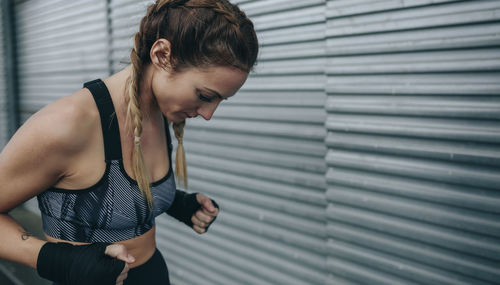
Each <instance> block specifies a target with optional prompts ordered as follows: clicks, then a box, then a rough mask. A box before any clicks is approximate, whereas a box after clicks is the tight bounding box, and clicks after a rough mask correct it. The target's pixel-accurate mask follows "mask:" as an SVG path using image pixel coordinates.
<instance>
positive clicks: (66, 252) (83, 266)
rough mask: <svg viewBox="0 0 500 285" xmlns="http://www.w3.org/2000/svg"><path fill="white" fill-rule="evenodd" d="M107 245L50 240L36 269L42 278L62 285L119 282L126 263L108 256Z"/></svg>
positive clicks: (40, 256)
mask: <svg viewBox="0 0 500 285" xmlns="http://www.w3.org/2000/svg"><path fill="white" fill-rule="evenodd" d="M108 245H109V244H107V243H93V244H89V245H72V244H70V243H62V242H60V243H50V242H48V243H46V244H45V245H44V246H42V248H41V250H40V253H39V254H38V260H37V264H36V269H37V271H38V274H39V275H40V276H41V277H43V278H45V279H48V280H51V281H54V282H57V283H62V284H68V285H69V284H71V285H83V284H92V285H111V284H116V278H118V275H120V273H121V272H122V270H123V268H124V267H125V262H123V261H121V260H118V259H115V258H112V257H110V256H107V255H105V254H104V251H105V250H106V246H108Z"/></svg>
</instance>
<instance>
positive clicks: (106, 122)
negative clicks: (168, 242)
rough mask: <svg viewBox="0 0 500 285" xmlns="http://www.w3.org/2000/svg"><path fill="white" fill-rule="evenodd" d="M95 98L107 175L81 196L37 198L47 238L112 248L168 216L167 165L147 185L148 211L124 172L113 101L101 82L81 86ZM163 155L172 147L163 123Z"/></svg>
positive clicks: (60, 192)
mask: <svg viewBox="0 0 500 285" xmlns="http://www.w3.org/2000/svg"><path fill="white" fill-rule="evenodd" d="M84 87H86V88H88V89H89V90H90V92H91V93H92V96H93V97H94V100H95V102H96V104H97V108H98V109H99V113H100V117H101V125H102V132H103V138H104V148H105V155H106V171H105V172H104V175H103V176H102V178H101V179H100V180H99V181H98V182H97V183H96V184H95V185H93V186H92V187H89V188H87V189H81V190H67V189H61V188H55V187H52V188H49V189H47V190H46V191H45V192H43V193H41V194H39V195H38V196H37V199H38V207H39V208H40V211H41V213H42V222H43V229H44V231H45V233H46V234H48V235H49V236H51V237H54V238H58V239H62V240H68V241H78V242H116V241H121V240H126V239H131V238H134V237H137V236H139V235H142V234H144V233H145V232H147V231H148V230H150V229H151V228H152V227H153V225H154V223H155V217H156V216H158V215H160V214H161V213H163V212H165V211H166V210H168V208H169V207H170V206H171V204H172V202H173V200H174V196H175V190H176V185H175V180H174V177H173V171H172V163H171V161H172V160H171V159H170V169H169V171H168V173H167V174H166V175H165V177H163V178H161V179H160V180H158V181H156V182H153V183H152V184H151V193H152V196H153V207H152V208H151V209H150V208H149V207H148V205H147V201H146V198H145V197H144V196H143V195H142V193H141V191H140V189H139V187H138V186H137V182H136V181H134V180H133V179H132V178H130V177H129V176H128V174H127V173H126V172H125V169H124V167H123V158H122V150H121V143H120V132H119V128H118V120H117V119H116V115H115V113H114V107H113V101H112V100H111V96H110V94H109V91H108V89H107V88H106V85H105V84H104V82H103V81H102V80H100V79H97V80H94V81H90V82H87V83H85V84H84ZM163 118H164V123H165V133H166V136H167V146H168V155H169V157H171V156H172V144H171V139H170V132H169V129H168V122H167V119H166V118H165V117H163Z"/></svg>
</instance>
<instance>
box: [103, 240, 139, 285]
mask: <svg viewBox="0 0 500 285" xmlns="http://www.w3.org/2000/svg"><path fill="white" fill-rule="evenodd" d="M104 253H105V254H106V255H109V256H111V257H113V258H116V259H118V260H121V261H124V262H125V266H124V267H123V270H122V272H121V273H120V275H118V277H117V278H116V284H117V285H121V284H123V280H125V279H126V278H127V276H128V271H129V270H130V267H129V266H128V265H129V263H133V262H135V258H134V257H133V256H132V255H130V254H129V253H128V251H127V248H126V247H125V246H124V245H123V244H111V245H108V246H107V247H106V251H105V252H104Z"/></svg>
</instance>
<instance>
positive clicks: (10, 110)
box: [1, 0, 19, 143]
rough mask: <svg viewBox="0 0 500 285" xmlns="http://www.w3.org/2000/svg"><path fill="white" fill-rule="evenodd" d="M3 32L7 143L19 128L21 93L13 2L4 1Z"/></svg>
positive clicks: (5, 139) (5, 138)
mask: <svg viewBox="0 0 500 285" xmlns="http://www.w3.org/2000/svg"><path fill="white" fill-rule="evenodd" d="M1 5H2V7H1V9H2V13H3V15H2V32H3V55H2V56H3V64H4V68H3V70H4V77H3V80H5V81H4V83H5V84H4V88H5V89H4V90H5V97H4V98H5V101H4V102H5V109H4V110H5V111H4V110H2V112H5V115H6V120H5V121H3V123H4V124H5V123H6V127H7V130H6V131H7V133H5V134H2V136H4V135H5V137H4V142H5V143H6V142H7V140H8V138H10V137H11V136H12V135H13V134H14V132H15V131H16V130H17V128H18V127H19V112H18V109H19V93H18V78H17V75H18V73H17V60H16V58H17V54H16V50H17V48H16V46H17V43H16V41H17V40H16V33H15V30H16V27H15V23H16V22H15V17H14V13H13V11H14V7H13V5H14V4H13V1H10V0H9V1H2V3H1Z"/></svg>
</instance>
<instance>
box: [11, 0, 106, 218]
mask: <svg viewBox="0 0 500 285" xmlns="http://www.w3.org/2000/svg"><path fill="white" fill-rule="evenodd" d="M106 5H107V4H106V1H103V0H80V1H64V0H30V1H18V2H16V6H15V20H16V24H15V26H16V32H17V33H16V37H17V55H18V58H17V63H18V66H17V69H18V76H19V77H18V80H19V83H18V91H19V94H18V96H19V109H20V120H21V123H23V122H24V121H26V120H27V119H28V118H29V117H30V116H31V115H32V114H33V113H34V112H36V111H38V110H39V109H41V108H42V107H43V106H45V105H47V104H48V103H50V102H52V101H55V100H56V99H58V98H60V97H63V96H67V95H70V94H72V93H74V92H75V91H77V90H78V89H80V88H82V86H83V83H84V82H86V81H89V80H92V79H95V78H103V77H106V76H108V74H109V60H108V58H109V54H108V53H109V38H108V34H109V33H108V26H107V23H108V22H107V9H106V7H107V6H106ZM26 206H27V207H28V208H29V209H31V210H33V211H38V206H37V204H36V199H35V198H33V199H31V200H30V201H29V202H28V203H26Z"/></svg>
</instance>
